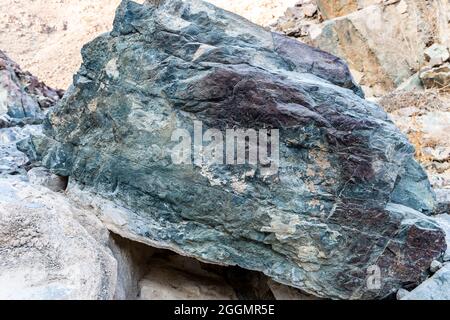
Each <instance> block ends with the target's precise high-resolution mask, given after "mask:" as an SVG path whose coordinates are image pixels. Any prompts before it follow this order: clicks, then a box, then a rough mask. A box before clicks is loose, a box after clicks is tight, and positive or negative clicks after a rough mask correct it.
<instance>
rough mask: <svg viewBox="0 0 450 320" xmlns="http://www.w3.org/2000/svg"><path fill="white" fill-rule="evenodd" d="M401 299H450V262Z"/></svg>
mask: <svg viewBox="0 0 450 320" xmlns="http://www.w3.org/2000/svg"><path fill="white" fill-rule="evenodd" d="M401 300H450V263H447V264H446V265H445V266H444V267H443V268H442V269H441V270H439V271H438V272H436V273H435V274H434V275H433V276H432V277H431V278H429V279H427V280H426V281H425V282H423V283H422V284H421V285H420V286H418V287H417V288H416V289H414V290H413V291H411V292H410V293H409V294H406V295H405V296H403V298H401Z"/></svg>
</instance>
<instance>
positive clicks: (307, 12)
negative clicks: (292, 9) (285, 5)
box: [302, 3, 317, 17]
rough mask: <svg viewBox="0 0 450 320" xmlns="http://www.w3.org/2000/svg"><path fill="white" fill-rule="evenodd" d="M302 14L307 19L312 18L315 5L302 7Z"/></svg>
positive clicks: (309, 4) (315, 9)
mask: <svg viewBox="0 0 450 320" xmlns="http://www.w3.org/2000/svg"><path fill="white" fill-rule="evenodd" d="M302 9H303V13H304V14H305V16H307V17H312V16H314V14H315V13H316V12H317V5H316V4H314V3H308V4H306V5H304V6H303V7H302Z"/></svg>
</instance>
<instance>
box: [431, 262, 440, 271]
mask: <svg viewBox="0 0 450 320" xmlns="http://www.w3.org/2000/svg"><path fill="white" fill-rule="evenodd" d="M441 268H442V262H439V261H437V260H433V262H431V266H430V271H431V273H436V272H437V271H438V270H439V269H441Z"/></svg>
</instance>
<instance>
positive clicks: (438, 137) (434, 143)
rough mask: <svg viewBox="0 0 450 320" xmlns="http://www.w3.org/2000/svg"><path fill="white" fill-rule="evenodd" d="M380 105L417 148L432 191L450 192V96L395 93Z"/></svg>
mask: <svg viewBox="0 0 450 320" xmlns="http://www.w3.org/2000/svg"><path fill="white" fill-rule="evenodd" d="M380 104H381V105H382V106H383V107H384V108H385V110H386V111H388V112H389V113H390V115H391V117H392V119H393V121H394V122H395V124H396V125H397V126H398V127H399V128H400V130H402V132H404V133H405V134H407V135H408V137H409V139H410V141H411V142H412V143H413V144H414V146H415V148H416V158H417V159H418V160H419V161H420V162H421V163H422V165H424V166H425V169H426V170H427V172H428V175H429V177H430V180H431V183H432V185H433V187H434V188H435V189H436V190H442V192H441V191H439V193H444V192H445V190H447V192H450V96H446V95H442V93H440V92H438V91H433V90H428V91H425V92H407V91H396V92H393V93H391V94H389V95H386V96H385V97H383V99H382V100H381V101H380ZM439 202H440V203H442V204H444V202H445V201H439ZM449 202H450V200H449ZM439 210H441V211H442V210H443V208H442V209H439Z"/></svg>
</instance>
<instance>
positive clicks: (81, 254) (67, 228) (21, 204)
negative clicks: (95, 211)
mask: <svg viewBox="0 0 450 320" xmlns="http://www.w3.org/2000/svg"><path fill="white" fill-rule="evenodd" d="M82 214H83V213H82V212H81V210H80V209H77V208H76V207H74V205H73V204H72V203H70V202H69V201H68V200H67V199H66V198H65V197H64V196H63V195H61V194H58V193H53V192H51V191H50V190H47V189H43V188H39V187H37V186H32V185H30V184H27V183H26V182H23V181H21V180H20V179H18V178H13V177H9V178H1V179H0V299H38V300H41V299H42V300H47V299H50V300H53V299H55V300H56V299H58V300H59V299H95V300H97V299H100V300H102V299H111V298H112V294H113V293H114V290H115V282H116V261H115V260H114V258H113V257H112V255H111V253H110V252H108V251H107V250H105V248H104V247H103V246H102V245H101V244H99V243H98V242H97V241H96V240H95V239H94V238H93V237H92V236H91V235H90V234H89V233H88V232H87V231H86V230H85V229H84V228H83V227H82V226H81V225H80V224H79V223H78V222H77V220H76V219H75V218H74V217H75V216H79V215H82Z"/></svg>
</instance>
